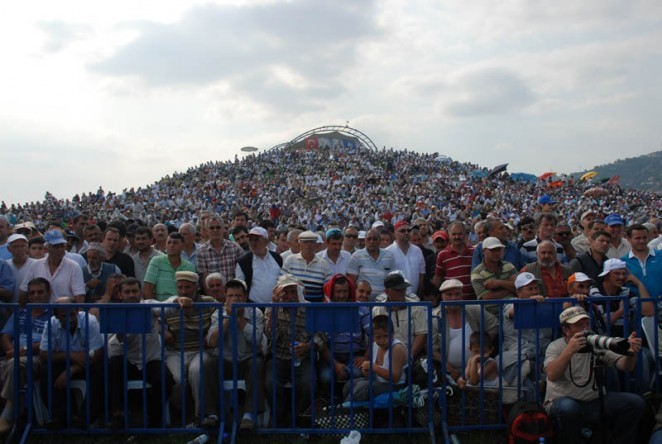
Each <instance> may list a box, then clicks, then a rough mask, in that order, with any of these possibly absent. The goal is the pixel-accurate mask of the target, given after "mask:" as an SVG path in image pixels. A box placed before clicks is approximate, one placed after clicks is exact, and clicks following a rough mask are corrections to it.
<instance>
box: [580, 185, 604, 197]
mask: <svg viewBox="0 0 662 444" xmlns="http://www.w3.org/2000/svg"><path fill="white" fill-rule="evenodd" d="M605 194H609V191H607V190H605V189H604V188H602V187H593V188H589V189H588V190H586V191H584V196H594V197H595V196H603V195H605Z"/></svg>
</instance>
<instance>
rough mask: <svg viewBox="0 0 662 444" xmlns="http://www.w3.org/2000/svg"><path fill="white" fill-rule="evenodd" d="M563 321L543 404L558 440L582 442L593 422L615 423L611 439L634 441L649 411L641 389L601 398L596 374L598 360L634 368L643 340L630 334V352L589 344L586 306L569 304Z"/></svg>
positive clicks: (548, 365) (548, 358)
mask: <svg viewBox="0 0 662 444" xmlns="http://www.w3.org/2000/svg"><path fill="white" fill-rule="evenodd" d="M559 320H560V322H561V328H562V330H563V337H561V338H559V339H557V340H555V341H554V342H552V343H551V344H550V345H549V347H547V353H546V355H545V372H546V373H547V393H546V395H545V403H544V406H545V408H546V409H547V411H548V412H549V415H550V416H551V417H552V418H553V420H554V422H555V425H556V428H557V431H558V434H559V436H560V439H559V442H568V443H570V442H577V440H578V439H579V437H580V430H581V429H582V428H583V427H587V426H589V427H591V428H592V429H593V431H594V432H595V431H597V430H598V428H599V427H600V426H601V425H607V424H608V425H610V426H611V433H610V434H609V435H607V436H610V437H611V442H613V443H629V442H632V438H633V437H634V436H636V433H637V426H638V424H639V419H640V418H641V417H642V416H643V413H644V410H645V403H644V400H643V399H642V398H641V397H640V396H639V395H636V394H632V393H615V392H610V393H606V394H604V397H603V399H601V396H600V393H599V392H598V390H603V388H602V387H601V385H602V384H599V383H598V382H599V380H598V379H597V376H599V375H596V373H597V372H599V371H600V369H599V368H597V366H596V363H597V364H598V366H599V365H600V363H602V364H603V365H604V366H609V367H616V368H617V369H618V370H621V371H624V372H629V371H632V370H633V369H634V368H635V365H636V361H637V353H639V350H641V339H640V338H637V335H636V333H635V332H632V333H631V334H630V336H629V338H628V339H627V342H628V343H629V345H630V347H629V350H628V354H627V355H618V354H616V353H614V352H612V351H609V350H604V349H602V348H597V347H592V348H589V347H588V345H589V344H588V343H589V341H587V338H586V333H585V332H586V330H588V329H589V317H588V315H587V314H586V311H585V310H584V309H583V308H581V307H570V308H566V309H565V310H563V312H562V313H561V315H560V316H559ZM612 342H614V341H612ZM596 381H597V382H596ZM602 401H603V402H604V406H603V408H602V406H601V402H602ZM601 411H602V413H601ZM601 414H602V416H603V417H602V418H601ZM603 433H606V430H603Z"/></svg>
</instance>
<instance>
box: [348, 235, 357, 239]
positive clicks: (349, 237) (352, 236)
mask: <svg viewBox="0 0 662 444" xmlns="http://www.w3.org/2000/svg"><path fill="white" fill-rule="evenodd" d="M345 237H346V238H347V239H356V238H357V237H359V235H358V234H346V235H345Z"/></svg>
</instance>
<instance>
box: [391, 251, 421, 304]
mask: <svg viewBox="0 0 662 444" xmlns="http://www.w3.org/2000/svg"><path fill="white" fill-rule="evenodd" d="M386 250H387V251H390V252H391V253H393V256H394V257H395V269H396V270H400V271H401V272H402V274H403V275H404V276H405V279H407V280H408V281H409V283H410V284H411V291H412V293H416V292H417V291H418V284H419V281H420V275H422V274H425V258H424V257H423V252H422V251H421V249H420V248H418V247H417V246H416V245H413V244H409V249H408V250H407V254H405V253H404V251H402V250H401V249H400V247H398V244H396V243H395V242H393V243H392V244H391V245H389V246H388V247H386Z"/></svg>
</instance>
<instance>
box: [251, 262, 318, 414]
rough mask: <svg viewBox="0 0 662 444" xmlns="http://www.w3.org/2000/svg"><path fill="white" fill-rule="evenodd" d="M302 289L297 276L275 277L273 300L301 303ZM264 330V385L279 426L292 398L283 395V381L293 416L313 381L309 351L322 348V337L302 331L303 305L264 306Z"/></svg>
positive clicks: (308, 394) (301, 409)
mask: <svg viewBox="0 0 662 444" xmlns="http://www.w3.org/2000/svg"><path fill="white" fill-rule="evenodd" d="M304 292H305V290H304V287H303V284H302V283H301V282H300V281H299V280H298V279H297V278H295V277H294V276H292V275H291V274H284V275H282V276H280V277H279V278H278V281H277V283H276V287H275V288H274V291H273V301H274V302H276V303H280V302H299V303H303V302H305V299H304ZM264 332H265V334H266V335H267V339H268V348H267V359H266V364H265V381H264V386H265V391H266V395H267V400H268V402H269V406H270V407H271V409H272V413H273V414H274V415H275V417H276V421H277V425H280V426H282V425H284V424H285V422H284V421H285V418H286V416H285V415H287V414H289V413H292V412H291V410H292V402H291V400H289V399H286V397H285V390H286V387H285V386H286V385H287V384H292V391H293V394H294V398H295V403H294V410H295V411H294V412H293V413H294V414H295V415H296V416H298V415H300V414H301V413H303V412H304V411H305V410H306V409H307V408H308V406H309V405H310V401H311V390H312V389H313V383H314V376H313V372H312V371H311V363H310V360H311V354H312V353H315V351H316V350H320V351H322V350H323V348H324V338H323V337H322V335H320V334H316V335H314V336H313V335H311V334H310V333H309V332H308V331H306V309H305V308H304V307H298V308H290V307H287V308H286V307H277V308H275V309H274V308H271V307H269V308H267V309H266V310H265V314H264ZM293 333H294V336H293ZM313 356H314V355H313ZM274 368H275V373H274ZM293 374H294V376H293ZM274 394H275V398H274ZM276 406H278V407H276Z"/></svg>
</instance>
